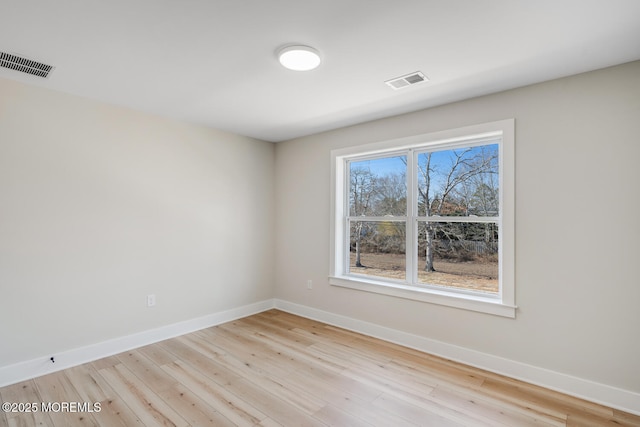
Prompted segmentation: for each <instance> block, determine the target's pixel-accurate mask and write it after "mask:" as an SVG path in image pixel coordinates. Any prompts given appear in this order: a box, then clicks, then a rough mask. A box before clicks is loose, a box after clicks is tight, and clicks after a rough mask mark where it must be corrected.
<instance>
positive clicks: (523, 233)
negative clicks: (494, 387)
mask: <svg viewBox="0 0 640 427" xmlns="http://www.w3.org/2000/svg"><path fill="white" fill-rule="evenodd" d="M419 90H428V86H427V87H425V88H421V89H419ZM398 96H401V93H398ZM504 118H515V119H516V193H517V194H516V266H515V267H516V282H517V283H516V300H517V304H518V305H519V307H520V308H519V310H518V313H517V318H516V319H515V320H513V319H508V318H502V317H496V316H491V315H486V314H481V313H475V312H468V311H463V310H458V309H454V308H448V307H442V306H437V305H431V304H426V303H419V302H413V301H408V300H403V299H398V298H392V297H386V296H383V295H377V294H370V293H363V292H358V291H354V290H350V289H345V288H337V287H331V286H329V285H328V279H327V276H328V272H329V216H330V212H329V181H330V177H329V153H330V150H331V149H333V148H339V147H347V146H353V145H358V144H365V143H369V142H374V141H380V140H385V139H391V138H399V137H403V136H410V135H416V134H420V133H426V132H432V131H437V130H444V129H450V128H455V127H458V126H464V125H470V124H475V123H482V122H487V121H494V120H499V119H504ZM639 118H640V62H636V63H631V64H627V65H623V66H618V67H614V68H611V69H606V70H601V71H596V72H593V73H588V74H583V75H579V76H574V77H569V78H565V79H561V80H556V81H552V82H548V83H544V84H539V85H535V86H530V87H525V88H521V89H516V90H512V91H508V92H503V93H499V94H495V95H491V96H485V97H481V98H477V99H473V100H468V101H464V102H460V103H455V104H450V105H446V106H443V107H439V108H433V109H429V110H424V111H420V112H416V113H412V114H406V115H402V116H398V117H393V118H388V119H384V120H379V121H375V122H370V123H366V124H363V125H359V126H353V127H349V128H344V129H340V130H337V131H333V132H327V133H323V134H319V135H315V136H310V137H306V138H301V139H298V140H294V141H289V142H285V143H279V144H277V145H276V146H275V147H274V145H273V144H270V143H265V142H260V141H256V140H252V139H249V138H244V137H240V136H237V135H232V134H228V133H224V132H220V131H216V130H211V129H206V128H203V127H199V126H194V125H189V124H185V123H181V122H176V121H171V120H165V119H161V118H158V117H154V116H150V115H146V114H143V113H138V112H134V111H131V110H126V109H122V108H117V107H112V106H107V105H104V104H100V103H96V102H92V101H87V100H83V99H81V98H77V97H73V96H68V95H64V94H60V93H55V92H51V91H48V90H44V89H39V88H34V87H29V86H25V85H22V84H19V83H15V82H10V81H6V80H0V323H1V324H2V325H3V327H2V329H1V330H0V367H2V366H7V365H11V364H13V363H17V362H22V361H25V360H30V359H33V358H39V357H41V356H43V355H47V354H53V353H57V352H61V351H65V350H69V349H73V348H78V347H82V346H86V345H91V344H94V343H99V342H103V341H105V340H108V339H111V338H118V337H122V336H126V335H128V334H133V333H136V332H139V331H145V330H149V329H152V328H158V327H162V326H164V325H169V324H172V323H175V322H179V321H181V320H188V319H194V318H197V317H199V316H203V315H207V314H209V313H216V312H220V311H222V310H226V309H230V308H235V307H238V306H242V305H244V304H250V303H252V302H257V301H261V300H264V299H267V298H272V297H274V296H275V297H277V298H280V299H282V300H286V301H291V302H294V303H299V304H304V305H307V306H309V307H313V308H317V309H321V310H326V311H328V312H332V313H336V314H339V315H344V316H349V317H351V318H354V319H359V320H363V321H367V322H371V323H375V324H379V325H382V326H386V327H388V328H393V329H396V330H399V331H403V332H408V333H412V334H416V335H419V336H422V337H427V338H430V339H434V340H439V341H443V342H445V343H449V344H452V345H458V346H462V347H464V348H467V349H472V350H477V351H479V352H483V353H488V354H492V355H496V356H500V357H504V358H507V359H511V360H516V361H519V362H522V363H527V364H531V365H534V366H537V367H541V368H548V369H551V370H553V371H556V372H561V373H566V374H569V375H575V376H577V377H580V378H584V379H591V380H593V381H596V382H598V383H602V384H608V385H611V386H614V387H620V388H623V389H626V390H630V391H635V392H640V372H639V368H638V363H637V361H638V360H640V340H638V339H637V336H638V331H637V328H638V325H640V310H639V309H638V302H640V285H639V283H640V280H638V273H637V267H636V266H637V264H638V259H640V249H639V248H640V246H639V245H638V238H640V223H639V222H638V220H637V213H638V212H640V191H638V190H637V186H638V183H640V168H639V167H638V166H637V163H638V159H640V143H638V140H639V139H638V135H640V120H639ZM274 200H275V203H274ZM604 215H608V217H604ZM274 225H275V231H274ZM274 261H275V267H274ZM308 279H311V280H313V283H314V288H313V289H312V290H307V289H306V281H307V280H308ZM151 293H153V294H156V296H157V306H156V307H155V308H153V309H149V308H147V307H146V306H145V297H146V295H147V294H151Z"/></svg>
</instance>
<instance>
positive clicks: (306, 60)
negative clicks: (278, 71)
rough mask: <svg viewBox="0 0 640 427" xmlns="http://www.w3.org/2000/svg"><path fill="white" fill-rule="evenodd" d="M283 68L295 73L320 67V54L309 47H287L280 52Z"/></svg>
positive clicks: (279, 57) (279, 56)
mask: <svg viewBox="0 0 640 427" xmlns="http://www.w3.org/2000/svg"><path fill="white" fill-rule="evenodd" d="M278 60H279V61H280V63H281V64H282V66H283V67H285V68H288V69H290V70H294V71H309V70H313V69H314V68H316V67H317V66H318V65H320V53H319V52H318V51H317V50H315V49H314V48H312V47H309V46H287V47H284V48H282V49H280V50H279V51H278Z"/></svg>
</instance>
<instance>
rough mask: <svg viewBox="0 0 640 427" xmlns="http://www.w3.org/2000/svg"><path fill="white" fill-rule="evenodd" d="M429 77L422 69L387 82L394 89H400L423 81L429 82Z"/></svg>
mask: <svg viewBox="0 0 640 427" xmlns="http://www.w3.org/2000/svg"><path fill="white" fill-rule="evenodd" d="M427 81H429V79H428V78H427V77H426V76H425V75H424V74H422V73H421V72H420V71H416V72H415V73H411V74H407V75H406V76H401V77H396V78H395V79H391V80H387V81H386V82H385V83H386V84H387V85H389V86H391V87H392V88H393V89H395V90H398V89H402V88H404V87H407V86H411V85H415V84H418V83H422V82H427Z"/></svg>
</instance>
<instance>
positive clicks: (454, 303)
mask: <svg viewBox="0 0 640 427" xmlns="http://www.w3.org/2000/svg"><path fill="white" fill-rule="evenodd" d="M514 127H515V120H514V119H507V120H500V121H496V122H490V123H483V124H479V125H473V126H466V127H462V128H458V129H451V130H446V131H441V132H434V133H428V134H423V135H416V136H411V137H407V138H400V139H394V140H389V141H382V142H377V143H372V144H366V145H360V146H356V147H349V148H342V149H337V150H332V151H331V212H332V215H331V221H330V227H331V234H330V245H331V246H330V251H331V256H330V273H329V283H330V284H331V285H334V286H340V287H345V288H350V289H355V290H360V291H366V292H374V293H377V294H383V295H388V296H393V297H399V298H406V299H411V300H416V301H422V302H427V303H433V304H439V305H445V306H449V307H456V308H461V309H467V310H472V311H477V312H482V313H488V314H494V315H498V316H504V317H510V318H515V312H516V305H515V269H514V263H515V235H514V233H515V165H514V162H515V154H514V151H515V147H514V146H515V130H514ZM489 139H491V140H492V142H493V141H495V140H496V139H499V156H500V159H499V168H500V177H499V179H500V181H499V182H500V189H499V190H500V218H499V233H500V235H499V255H498V258H499V261H498V262H499V266H500V274H499V291H498V293H497V294H482V293H479V292H465V291H458V290H455V289H451V290H449V289H448V288H444V287H428V286H427V287H425V286H416V285H415V284H413V281H412V279H411V278H410V276H409V275H407V278H409V281H405V282H401V281H395V280H386V279H384V278H383V277H368V276H362V275H355V274H349V273H348V262H349V261H348V255H349V253H348V245H347V242H348V240H349V231H348V230H347V227H346V225H347V215H348V202H347V201H346V200H347V199H346V198H347V195H348V193H347V192H348V189H347V188H346V184H347V178H348V176H349V171H348V168H347V167H348V166H347V165H348V161H349V160H358V159H362V158H363V157H369V156H370V157H380V156H384V155H393V154H397V153H398V152H401V151H408V152H409V153H412V152H414V151H417V150H424V149H427V150H433V149H436V148H437V149H441V148H447V147H460V146H470V145H474V144H475V145H478V142H480V141H483V140H489ZM409 163H413V162H409ZM413 169H415V168H412V169H411V170H407V177H408V178H407V179H408V181H409V182H408V183H409V185H413V184H412V181H414V180H415V179H416V177H415V176H414V175H415V171H414V170H413ZM409 188H411V187H408V189H409ZM409 192H411V191H409ZM407 196H408V197H411V196H410V195H409V194H407ZM416 218H417V217H413V218H410V221H417V219H416ZM416 227H417V222H416ZM413 228H414V225H413V223H409V220H408V221H407V233H408V234H411V233H410V231H409V229H413ZM408 246H412V245H408ZM407 251H408V256H409V257H411V258H412V259H413V260H416V259H417V255H416V254H414V253H413V252H414V250H413V248H411V247H407ZM409 264H413V263H412V262H411V261H410V262H409Z"/></svg>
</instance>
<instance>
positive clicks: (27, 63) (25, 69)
mask: <svg viewBox="0 0 640 427" xmlns="http://www.w3.org/2000/svg"><path fill="white" fill-rule="evenodd" d="M0 67H2V68H8V69H10V70H14V71H20V72H22V73H27V74H31V75H33V76H38V77H42V78H45V79H46V78H47V77H48V76H49V73H51V71H53V69H54V67H53V66H52V65H47V64H43V63H42V62H38V61H34V60H32V59H28V58H24V57H22V56H18V55H13V54H11V53H6V52H0Z"/></svg>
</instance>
